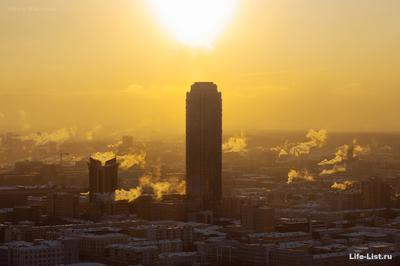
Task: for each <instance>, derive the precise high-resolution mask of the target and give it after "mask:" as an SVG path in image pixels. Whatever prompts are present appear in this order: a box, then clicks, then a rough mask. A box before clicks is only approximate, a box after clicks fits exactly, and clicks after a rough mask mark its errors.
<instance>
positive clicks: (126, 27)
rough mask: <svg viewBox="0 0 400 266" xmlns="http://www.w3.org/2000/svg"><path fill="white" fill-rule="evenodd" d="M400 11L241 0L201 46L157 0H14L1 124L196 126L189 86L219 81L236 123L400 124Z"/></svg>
mask: <svg viewBox="0 0 400 266" xmlns="http://www.w3.org/2000/svg"><path fill="white" fill-rule="evenodd" d="M175 12H179V10H177V11H175ZM399 12H400V1H398V0H380V1H376V0H279V1H278V0H238V4H237V6H236V8H235V10H234V13H233V14H232V16H231V18H230V19H229V20H227V22H226V25H225V27H223V30H222V31H221V33H220V34H219V35H218V36H217V38H216V39H215V41H214V42H213V45H212V47H211V48H207V49H202V48H193V47H191V46H190V45H187V44H185V43H182V42H179V41H178V40H177V38H176V37H175V36H174V35H173V34H171V32H170V31H168V30H167V29H166V27H165V26H166V25H162V24H163V23H162V21H160V19H159V18H157V15H156V13H155V12H154V10H152V9H150V7H149V3H148V1H146V0H130V1H128V0H120V1H111V0H85V1H81V0H68V1H65V0H64V1H62V0H35V1H33V0H30V1H28V0H25V1H22V0H2V1H0V130H21V129H24V130H26V131H34V130H50V129H54V128H59V127H66V126H67V127H70V126H77V127H78V128H84V127H86V128H91V127H96V126H98V125H101V126H102V128H103V129H105V130H106V131H107V132H124V131H125V130H132V131H134V132H137V133H148V132H167V133H183V132H184V116H185V107H184V105H185V93H186V91H187V90H188V89H189V87H190V85H191V84H192V83H193V82H194V81H213V82H215V83H216V84H217V85H218V86H219V89H220V90H221V91H222V93H223V123H224V130H226V131H240V130H244V131H251V130H266V129H282V130H305V129H309V128H326V129H328V130H335V131H354V130H357V131H358V130H360V131H370V130H373V131H398V130H400V123H399V119H398V115H399V114H400V104H399V103H400V50H399V47H400V16H399ZM204 19H205V20H206V19H207V14H206V13H205V14H204Z"/></svg>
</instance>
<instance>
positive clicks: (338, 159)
mask: <svg viewBox="0 0 400 266" xmlns="http://www.w3.org/2000/svg"><path fill="white" fill-rule="evenodd" d="M348 152H349V145H342V146H340V147H339V148H337V150H336V152H335V157H334V158H332V159H330V160H328V159H324V160H323V161H321V162H319V163H318V165H335V164H338V163H342V162H343V161H344V160H347V155H348Z"/></svg>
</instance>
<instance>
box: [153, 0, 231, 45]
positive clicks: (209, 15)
mask: <svg viewBox="0 0 400 266" xmlns="http://www.w3.org/2000/svg"><path fill="white" fill-rule="evenodd" d="M148 1H149V4H150V7H151V8H152V10H153V11H154V14H155V16H156V17H157V19H158V20H159V21H160V23H161V24H162V25H163V26H164V27H165V28H166V29H167V30H168V31H169V32H170V33H171V34H173V35H174V36H175V38H176V39H177V41H179V42H181V43H183V44H186V45H190V46H192V47H196V48H207V49H209V48H212V45H213V42H214V41H215V39H216V38H217V37H218V36H219V35H220V34H221V32H222V30H223V29H224V28H225V26H226V23H227V22H228V21H229V19H230V18H231V17H232V15H233V13H234V10H235V7H236V5H237V1H238V0H148Z"/></svg>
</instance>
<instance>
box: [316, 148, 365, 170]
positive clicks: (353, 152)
mask: <svg viewBox="0 0 400 266" xmlns="http://www.w3.org/2000/svg"><path fill="white" fill-rule="evenodd" d="M370 152H371V149H370V147H369V146H366V147H364V146H361V145H358V144H357V141H356V140H353V144H352V145H347V144H345V145H342V146H340V147H338V148H337V149H336V152H335V157H333V158H332V159H324V160H323V161H321V162H319V163H318V165H319V166H327V165H332V166H333V167H332V168H331V169H324V170H322V171H321V173H320V174H319V175H332V174H336V173H343V172H346V162H347V161H348V160H350V159H354V158H358V157H360V156H363V155H367V154H368V153H370Z"/></svg>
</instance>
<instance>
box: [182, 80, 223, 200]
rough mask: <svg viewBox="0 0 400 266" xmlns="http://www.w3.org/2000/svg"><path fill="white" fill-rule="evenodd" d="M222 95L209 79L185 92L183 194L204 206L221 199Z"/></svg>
mask: <svg viewBox="0 0 400 266" xmlns="http://www.w3.org/2000/svg"><path fill="white" fill-rule="evenodd" d="M221 146H222V99H221V93H220V92H219V91H218V89H217V86H216V85H215V84H214V83H212V82H196V83H194V84H193V85H192V86H191V90H190V92H188V93H187V95H186V184H187V185H186V195H187V197H188V199H189V200H193V201H199V202H201V204H202V205H204V206H205V207H209V206H210V205H212V204H213V203H214V202H219V201H220V199H221V194H222V191H221V169H222V148H221Z"/></svg>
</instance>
